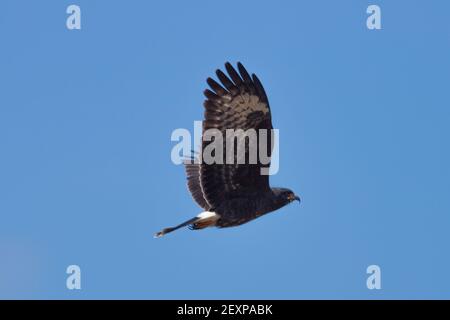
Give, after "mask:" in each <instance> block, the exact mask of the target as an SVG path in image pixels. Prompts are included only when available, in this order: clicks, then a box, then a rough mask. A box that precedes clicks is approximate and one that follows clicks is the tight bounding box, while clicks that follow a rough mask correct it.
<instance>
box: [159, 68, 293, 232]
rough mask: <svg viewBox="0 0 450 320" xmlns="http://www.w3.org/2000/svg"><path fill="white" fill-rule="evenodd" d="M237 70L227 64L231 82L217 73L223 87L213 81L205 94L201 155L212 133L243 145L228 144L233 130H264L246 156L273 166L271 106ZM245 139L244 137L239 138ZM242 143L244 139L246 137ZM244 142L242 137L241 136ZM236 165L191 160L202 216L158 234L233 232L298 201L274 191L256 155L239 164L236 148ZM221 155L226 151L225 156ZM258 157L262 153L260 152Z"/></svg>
mask: <svg viewBox="0 0 450 320" xmlns="http://www.w3.org/2000/svg"><path fill="white" fill-rule="evenodd" d="M237 66H238V70H237V71H236V69H235V68H234V67H233V66H232V65H231V64H230V63H228V62H227V63H226V64H225V69H226V71H227V73H228V76H227V75H226V74H225V73H224V72H222V71H221V70H217V71H216V75H217V78H218V79H219V81H220V82H221V84H219V83H218V82H216V81H215V80H213V79H212V78H208V79H207V83H208V85H209V86H210V88H211V89H206V90H205V91H204V94H205V96H206V100H205V102H204V107H205V115H204V117H205V119H204V121H203V134H202V145H201V151H202V152H204V151H205V149H206V148H207V147H208V145H209V144H211V143H213V142H214V141H215V140H214V139H206V138H205V135H206V132H208V130H215V131H216V132H219V133H222V134H223V136H226V137H227V139H235V138H236V139H239V135H236V136H231V138H228V136H227V134H226V131H227V130H229V129H234V130H236V131H239V130H238V129H242V131H244V132H247V131H248V130H251V129H253V130H255V131H256V132H260V129H266V132H267V136H266V139H264V140H263V141H262V143H266V145H262V144H261V140H262V138H261V137H260V136H257V138H256V139H257V140H256V141H253V144H251V143H250V142H248V143H245V142H244V144H243V145H244V149H242V150H244V156H245V157H246V158H245V159H247V158H248V159H249V152H250V151H251V149H252V148H251V146H254V147H255V148H256V149H260V148H261V147H262V146H263V147H265V150H267V152H266V153H267V156H268V159H269V160H270V156H271V152H272V148H273V143H272V137H271V135H272V134H273V133H272V128H273V127H272V118H271V112H270V107H269V101H268V99H267V95H266V93H265V91H264V88H263V86H262V84H261V82H260V81H259V79H258V77H257V76H256V75H255V74H252V75H251V76H250V75H249V73H248V72H247V70H246V69H245V68H244V66H243V65H242V64H241V63H238V64H237ZM241 133H242V132H241ZM244 137H246V136H245V135H244ZM241 138H242V135H241ZM222 146H223V149H224V150H223V151H224V152H223V154H226V151H227V150H225V149H226V147H227V146H228V144H227V143H222ZM230 150H232V151H231V158H232V160H233V161H232V162H231V163H230V162H228V161H227V162H217V161H216V162H213V163H206V161H198V160H199V156H198V155H197V156H192V158H191V159H189V160H186V161H185V168H186V174H187V185H188V188H189V191H190V193H191V195H192V197H193V199H194V200H195V202H197V204H198V205H199V206H200V207H201V208H202V209H203V212H202V213H200V214H199V215H197V216H196V217H194V218H192V219H189V220H187V221H186V222H183V223H182V224H180V225H178V226H175V227H171V228H165V229H163V230H161V231H160V232H158V233H156V234H155V237H161V236H163V235H165V234H167V233H169V232H172V231H174V230H177V229H179V228H181V227H185V226H189V227H190V229H191V230H198V229H203V228H206V227H212V226H215V227H219V228H225V227H233V226H238V225H241V224H243V223H246V222H248V221H251V220H253V219H256V218H258V217H260V216H262V215H264V214H266V213H269V212H272V211H274V210H277V209H279V208H281V207H283V206H285V205H287V204H289V203H291V202H292V201H294V200H297V201H299V202H300V198H299V197H298V196H296V195H295V194H294V192H292V191H291V190H289V189H286V188H271V187H270V185H269V175H267V174H262V169H264V168H266V169H267V168H268V167H269V166H270V162H269V161H266V163H264V162H263V161H262V160H261V158H260V155H259V152H258V153H257V161H256V162H253V163H252V162H251V161H247V162H245V161H238V153H239V152H238V151H239V149H238V150H236V148H235V146H234V145H232V149H230V148H229V150H228V151H230ZM221 151H222V150H221ZM258 151H259V150H258Z"/></svg>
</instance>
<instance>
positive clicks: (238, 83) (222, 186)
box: [194, 62, 273, 208]
mask: <svg viewBox="0 0 450 320" xmlns="http://www.w3.org/2000/svg"><path fill="white" fill-rule="evenodd" d="M225 68H226V70H227V72H228V75H229V77H228V76H226V75H225V73H223V72H222V71H220V70H217V71H216V74H217V77H218V79H219V80H220V82H221V83H222V85H220V84H219V83H217V82H216V81H215V80H213V79H211V78H208V79H207V82H208V84H209V86H210V87H211V89H212V90H209V89H207V90H205V92H204V94H205V96H206V98H207V99H206V100H205V102H204V107H205V120H204V121H203V140H202V152H203V151H204V149H205V147H207V146H208V145H209V144H210V143H211V142H210V141H205V139H204V137H205V131H206V130H208V129H217V130H219V131H220V132H222V135H223V137H224V141H223V155H224V158H225V154H226V150H225V148H226V141H225V137H226V130H227V129H235V130H236V129H242V130H244V131H245V130H248V129H255V130H256V133H258V130H259V129H267V131H266V132H267V138H266V139H263V140H262V141H264V142H265V143H267V145H266V148H265V150H266V152H265V153H266V156H267V157H270V156H271V153H272V147H273V145H272V143H271V142H272V137H271V133H272V132H271V129H272V119H271V113H270V107H269V102H268V99H267V95H266V93H265V91H264V88H263V86H262V84H261V82H260V81H259V79H258V78H257V77H256V75H255V74H252V76H250V75H249V74H248V72H247V70H245V68H244V66H243V65H242V64H241V63H238V71H239V72H237V71H236V70H235V69H234V68H233V66H232V65H231V64H230V63H228V62H227V63H226V64H225ZM259 143H260V142H259V137H258V144H256V146H258V147H257V148H258V155H257V163H256V164H248V153H249V152H248V151H249V148H248V144H247V143H246V146H245V152H246V163H245V164H237V163H236V162H237V161H236V158H237V157H236V154H234V164H226V163H225V164H215V163H214V164H206V163H205V161H202V163H201V164H200V166H199V168H200V171H199V178H200V180H199V181H200V186H201V187H200V190H201V193H202V195H203V199H204V200H205V201H206V203H207V204H208V205H209V207H210V208H215V207H217V206H218V205H219V204H220V203H221V202H222V201H224V200H228V199H232V198H235V197H246V195H250V194H252V195H253V194H255V193H256V194H257V193H259V192H262V191H266V190H269V189H270V187H269V179H268V176H267V175H261V168H263V167H266V168H268V167H269V166H270V163H266V164H265V165H263V164H261V162H260V158H259V147H260V146H261V145H260V144H259ZM235 145H236V143H235ZM235 149H236V148H235ZM194 189H196V190H198V187H196V188H194ZM194 198H195V196H194ZM197 202H199V201H197ZM200 202H201V201H200Z"/></svg>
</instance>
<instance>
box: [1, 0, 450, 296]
mask: <svg viewBox="0 0 450 320" xmlns="http://www.w3.org/2000/svg"><path fill="white" fill-rule="evenodd" d="M70 4H77V5H79V6H80V7H81V12H82V29H81V30H72V31H69V30H68V29H67V28H66V17H67V14H66V8H67V6H68V5H70ZM369 4H377V5H379V6H380V8H381V12H382V30H372V31H371V30H368V29H367V28H366V18H367V14H366V8H367V6H368V5H369ZM449 12H450V4H449V3H448V2H446V1H412V0H410V1H406V0H403V1H381V0H377V1H362V0H361V1H356V0H355V1H317V0H315V1H284V2H275V1H245V3H243V1H235V0H230V1H226V2H219V1H164V2H163V1H159V2H156V1H152V2H151V1H100V0H96V1H86V0H84V1H82V0H78V1H60V0H58V1H56V0H54V1H2V4H1V10H0V38H1V39H2V40H1V42H2V45H1V50H0V70H1V72H0V88H1V91H0V92H1V94H0V150H1V151H0V154H1V156H0V195H1V196H0V199H1V201H0V216H1V223H0V298H58V299H59V298H64V299H66V298H67V299H79V298H86V299H95V298H127V299H130V298H138V299H146V298H150V299H155V298H161V299H169V298H179V299H183V298H189V299H196V298H199V299H215V298H236V299H244V298H255V299H258V298H267V299H270V298H274V299H282V298H286V299H301V298H326V299H328V298H338V299H345V298H358V299H359V298H368V299H379V298H387V299H392V298H450V293H449V288H450V275H449V272H448V270H449V269H450V257H449V255H448V245H449V242H450V234H449V232H448V230H449V229H448V228H449V225H450V216H449V213H450V205H449V202H448V199H449V194H450V182H449V181H450V170H449V165H448V164H449V162H450V151H449V148H448V139H449V136H450V128H449V125H448V122H449V119H450V111H449V106H450V98H449V91H448V84H449V82H450V62H449V60H448V57H449V56H450V40H449V39H450V27H449V25H448V23H447V21H448V13H449ZM225 61H230V62H233V63H235V62H236V61H242V62H243V63H244V64H245V66H246V67H247V69H248V70H249V71H250V72H255V73H257V74H258V76H259V78H260V79H261V80H262V82H263V84H264V86H265V88H266V91H267V93H268V95H269V100H270V103H271V107H272V113H273V123H274V126H275V127H276V128H278V129H279V130H280V171H279V173H278V174H277V175H276V176H273V177H272V178H271V183H272V185H273V186H283V187H289V188H291V189H293V190H294V191H295V192H296V193H298V194H299V195H300V196H301V197H302V200H303V202H302V203H301V205H298V204H292V205H290V206H287V207H285V208H283V209H281V210H279V211H277V212H276V213H273V214H270V215H267V216H265V217H263V218H261V219H258V220H255V221H253V222H251V223H249V224H247V225H244V226H241V227H239V228H230V229H223V230H217V229H209V230H204V231H201V232H192V231H189V230H181V231H177V232H176V233H173V234H171V235H168V236H167V237H164V238H162V239H153V237H152V235H153V233H154V232H155V231H158V230H159V229H160V228H162V227H165V226H169V225H174V224H176V223H179V222H182V221H184V220H186V219H188V218H190V217H192V216H194V215H196V214H198V213H199V212H200V209H199V208H198V207H197V206H196V204H195V203H194V202H193V201H192V200H191V198H190V195H189V193H188V191H187V189H186V184H185V176H184V170H183V168H182V167H180V166H175V165H174V164H173V163H172V162H171V160H170V151H171V149H172V147H173V146H174V144H175V143H173V142H171V141H170V135H171V133H172V131H173V130H174V129H176V128H187V129H192V128H193V121H194V120H201V117H202V114H203V110H202V102H203V96H202V91H203V89H204V88H205V85H206V83H205V79H206V78H207V77H208V76H211V75H213V72H214V70H215V69H216V68H218V67H222V66H223V63H224V62H225ZM71 264H76V265H79V266H80V267H81V270H82V280H81V281H82V289H81V290H78V291H77V290H72V291H70V290H68V289H67V288H66V278H67V274H66V273H65V271H66V268H67V266H68V265H71ZM372 264H376V265H379V266H380V267H381V272H382V278H381V279H382V280H381V282H382V289H381V290H368V289H367V287H366V278H367V276H368V275H367V274H366V268H367V266H369V265H372Z"/></svg>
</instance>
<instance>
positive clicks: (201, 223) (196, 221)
mask: <svg viewBox="0 0 450 320" xmlns="http://www.w3.org/2000/svg"><path fill="white" fill-rule="evenodd" d="M219 218H220V215H218V214H216V213H215V212H210V211H205V212H202V213H200V214H199V215H198V216H196V217H194V218H192V219H189V220H187V221H185V222H183V223H181V224H179V225H177V226H176V227H171V228H165V229H162V230H161V231H160V232H157V233H155V236H154V237H155V238H160V237H162V236H163V235H165V234H168V233H170V232H172V231H175V230H177V229H180V228H183V227H186V226H190V229H191V230H199V229H204V228H207V227H212V226H214V225H215V224H216V221H217V220H218V219H219Z"/></svg>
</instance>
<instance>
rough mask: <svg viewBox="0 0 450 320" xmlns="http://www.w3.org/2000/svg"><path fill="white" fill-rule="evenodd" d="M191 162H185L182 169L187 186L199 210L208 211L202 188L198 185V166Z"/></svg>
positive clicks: (208, 207)
mask: <svg viewBox="0 0 450 320" xmlns="http://www.w3.org/2000/svg"><path fill="white" fill-rule="evenodd" d="M193 161H194V159H192V161H188V160H187V161H185V162H184V168H185V169H186V177H187V185H188V189H189V192H190V193H191V195H192V198H193V199H194V200H195V202H197V204H198V205H199V206H200V208H203V209H204V210H205V211H209V210H210V209H211V208H210V206H209V204H208V202H207V201H206V199H205V197H204V195H203V191H202V187H201V185H200V165H199V164H197V163H194V162H193Z"/></svg>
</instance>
